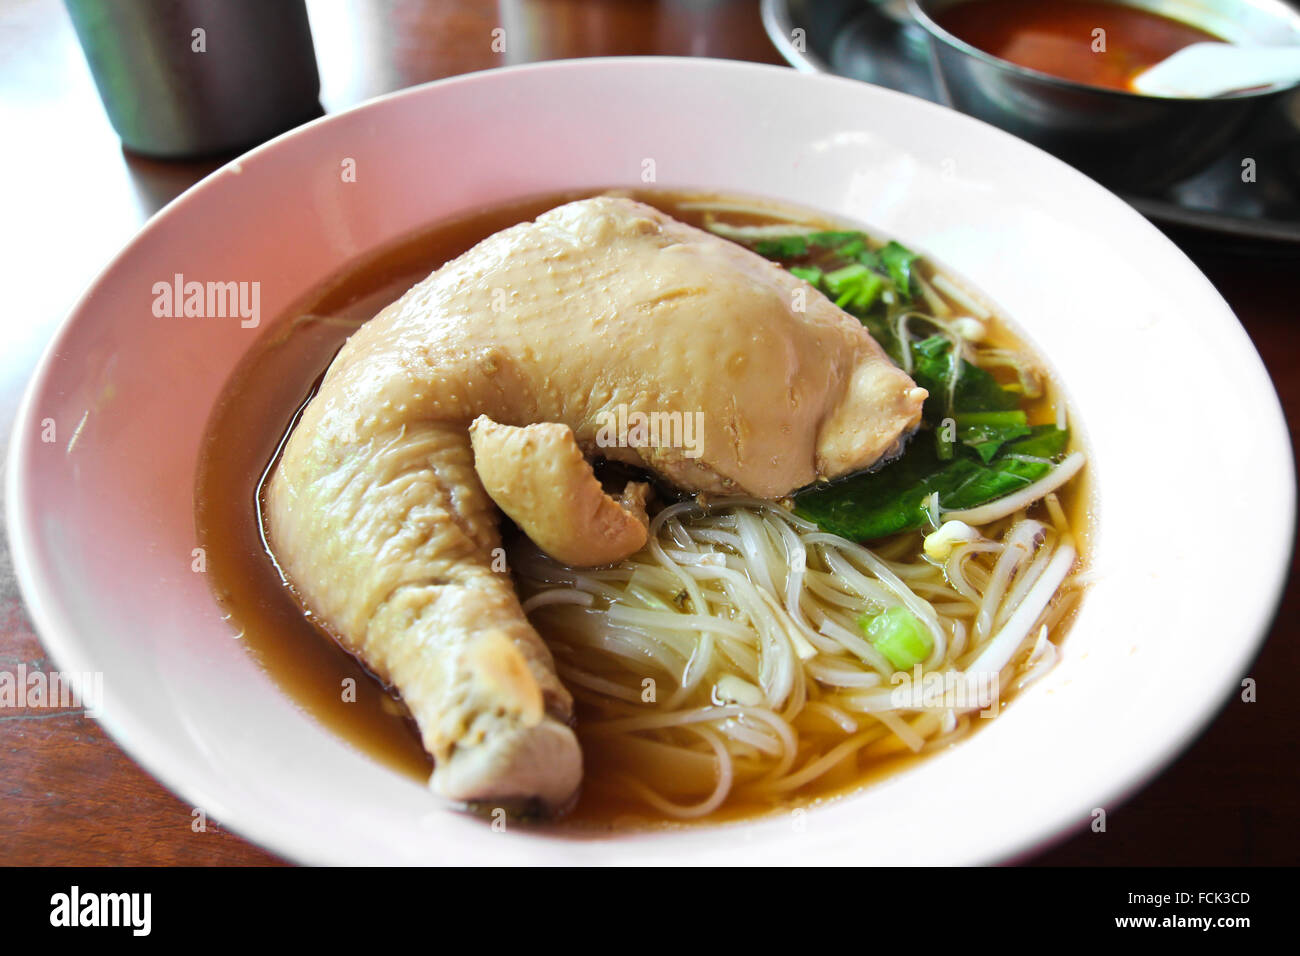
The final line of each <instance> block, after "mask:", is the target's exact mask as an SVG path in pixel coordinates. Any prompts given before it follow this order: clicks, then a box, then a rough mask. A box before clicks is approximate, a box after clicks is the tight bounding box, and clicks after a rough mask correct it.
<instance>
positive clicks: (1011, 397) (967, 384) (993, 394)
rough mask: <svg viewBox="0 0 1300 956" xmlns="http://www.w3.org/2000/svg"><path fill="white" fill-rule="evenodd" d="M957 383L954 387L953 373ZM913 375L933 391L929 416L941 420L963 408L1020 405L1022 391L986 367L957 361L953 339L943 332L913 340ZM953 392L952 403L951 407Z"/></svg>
mask: <svg viewBox="0 0 1300 956" xmlns="http://www.w3.org/2000/svg"><path fill="white" fill-rule="evenodd" d="M954 375H956V378H957V381H956V386H955V387H953V382H952V379H953V376H954ZM912 379H913V380H914V381H915V382H916V384H917V385H920V386H921V387H922V388H924V389H925V390H926V391H928V392H929V393H930V397H929V398H928V399H926V402H925V410H924V414H925V420H926V421H927V422H929V423H930V424H932V425H934V424H938V423H939V422H941V421H942V420H943V419H945V418H949V417H952V416H954V415H958V414H961V413H963V412H997V411H1012V410H1015V409H1018V408H1020V395H1019V393H1018V392H1013V391H1012V390H1011V389H1009V388H1003V387H1002V386H1001V385H999V384H998V381H997V379H995V378H994V377H993V376H992V375H990V374H989V373H988V372H986V371H984V369H982V368H980V367H979V366H977V365H972V364H971V363H970V362H967V361H966V360H965V359H961V360H960V361H957V362H955V361H954V356H953V353H952V342H951V341H949V340H948V339H947V338H946V337H944V336H942V335H932V336H930V337H929V338H928V339H923V340H922V341H920V342H914V343H912ZM949 394H951V395H952V407H951V408H949V407H947V403H948V396H949Z"/></svg>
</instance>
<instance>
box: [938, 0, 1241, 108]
mask: <svg viewBox="0 0 1300 956" xmlns="http://www.w3.org/2000/svg"><path fill="white" fill-rule="evenodd" d="M935 21H936V22H937V23H938V24H939V25H940V26H941V27H943V28H944V29H945V30H947V31H948V32H949V33H951V34H952V35H953V36H955V37H957V38H959V39H961V40H964V41H966V42H967V43H969V44H970V45H971V46H973V47H977V48H979V49H981V50H983V51H984V52H985V53H991V54H993V56H996V57H998V58H999V59H1002V60H1006V61H1008V62H1010V63H1015V64H1016V65H1018V66H1023V67H1026V68H1027V69H1030V70H1037V71H1038V72H1040V73H1050V74H1051V75H1052V76H1058V77H1060V78H1062V79H1065V80H1073V81H1074V82H1076V83H1085V84H1087V85H1089V86H1101V87H1106V88H1108V89H1113V90H1124V91H1125V92H1133V79H1134V78H1135V77H1136V76H1137V75H1138V74H1139V73H1141V72H1143V71H1144V70H1146V69H1147V68H1149V67H1152V66H1155V65H1156V64H1157V63H1159V62H1160V61H1161V60H1164V59H1166V58H1168V57H1170V56H1173V55H1174V54H1175V53H1177V52H1178V51H1179V50H1181V49H1183V47H1187V46H1191V45H1192V44H1193V43H1207V42H1220V43H1221V42H1223V39H1222V38H1221V37H1217V36H1215V35H1214V34H1212V33H1207V32H1206V31H1205V30H1202V29H1200V28H1198V27H1194V26H1191V25H1189V24H1186V23H1182V22H1180V21H1178V20H1174V19H1172V18H1171V17H1166V16H1162V15H1160V14H1158V13H1152V12H1150V11H1149V10H1141V9H1138V8H1136V7H1131V6H1127V5H1125V4H1123V3H1104V2H1098V0H1051V2H1043V0H976V2H972V3H962V4H958V5H956V6H953V7H950V8H948V9H946V10H942V11H940V12H939V13H938V14H936V16H935ZM1094 30H1105V31H1106V32H1105V49H1104V50H1097V49H1094V43H1095V37H1096V35H1095V34H1094V33H1093V31H1094Z"/></svg>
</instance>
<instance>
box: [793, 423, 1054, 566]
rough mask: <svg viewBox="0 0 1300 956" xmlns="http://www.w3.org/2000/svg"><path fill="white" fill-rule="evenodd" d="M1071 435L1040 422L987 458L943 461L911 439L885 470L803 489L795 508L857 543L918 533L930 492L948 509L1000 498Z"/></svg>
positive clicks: (1034, 474)
mask: <svg viewBox="0 0 1300 956" xmlns="http://www.w3.org/2000/svg"><path fill="white" fill-rule="evenodd" d="M1068 441H1069V432H1068V431H1066V430H1064V429H1058V428H1057V427H1056V426H1055V425H1039V426H1036V427H1034V428H1030V429H1029V434H1027V435H1026V436H1025V437H1023V438H1020V439H1017V440H1014V441H1009V442H1006V443H1005V444H1004V445H1003V446H1002V448H1001V449H1000V450H999V451H998V453H997V454H996V456H994V457H993V458H992V460H990V461H987V462H985V461H982V460H981V459H980V458H978V457H975V456H967V455H959V456H954V457H952V458H950V459H947V460H944V459H942V458H940V457H939V454H938V452H937V451H936V449H935V447H934V445H933V444H932V443H931V442H925V441H913V442H912V443H911V444H910V445H909V446H908V448H907V451H906V452H905V453H904V454H903V456H902V457H901V458H899V459H898V460H897V461H894V462H891V463H890V464H888V465H886V466H885V467H884V468H881V469H880V470H879V471H875V472H870V473H867V474H859V475H853V476H850V477H848V478H844V479H842V480H840V481H836V482H832V483H831V484H827V485H820V486H814V487H812V488H809V489H806V490H804V491H801V492H799V493H798V494H797V495H795V499H794V503H795V513H796V514H798V515H801V516H802V517H804V518H807V519H808V520H810V521H814V522H816V523H817V524H818V525H819V526H820V527H821V528H822V529H823V530H826V531H830V532H831V533H833V534H838V535H840V536H841V537H845V538H849V539H850V540H853V541H871V540H873V539H876V538H883V537H886V536H888V535H891V534H898V533H899V532H901V531H914V530H916V529H917V528H922V527H925V526H926V525H927V524H928V523H929V520H930V511H929V508H928V507H927V504H926V499H928V498H929V497H930V495H932V494H936V493H937V494H938V495H939V507H940V509H941V510H944V511H961V510H965V509H967V508H974V507H977V506H979V505H982V504H986V503H987V502H990V501H995V500H996V499H998V498H1002V497H1005V496H1006V495H1009V494H1011V493H1012V492H1014V491H1018V490H1019V489H1021V488H1023V487H1025V486H1026V485H1029V484H1032V483H1033V482H1035V481H1038V479H1040V478H1042V477H1043V476H1044V475H1046V474H1047V473H1048V472H1049V471H1051V470H1052V467H1053V464H1054V462H1055V461H1057V460H1058V459H1059V458H1060V457H1061V456H1062V454H1063V453H1064V451H1065V447H1066V444H1067V443H1068Z"/></svg>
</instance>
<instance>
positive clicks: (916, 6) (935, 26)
mask: <svg viewBox="0 0 1300 956" xmlns="http://www.w3.org/2000/svg"><path fill="white" fill-rule="evenodd" d="M961 2H964V3H978V2H980V0H961ZM1101 2H1103V3H1109V4H1111V5H1112V6H1117V7H1132V8H1133V9H1141V8H1139V7H1136V6H1135V5H1134V4H1132V3H1129V2H1127V0H1101ZM1238 2H1240V0H1238ZM906 3H907V8H908V10H909V11H911V14H912V17H913V19H914V20H915V21H916V23H917V24H918V25H919V26H921V27H922V28H923V29H924V30H925V31H926V33H928V34H929V36H930V39H931V42H933V41H935V40H938V41H940V42H942V43H943V44H944V45H946V46H948V47H951V48H952V49H953V50H955V51H956V52H958V53H962V54H965V55H966V56H968V57H970V58H971V59H974V60H978V61H980V62H981V63H983V64H985V65H987V66H991V67H995V68H997V69H1000V70H1003V71H1004V72H1006V73H1011V74H1014V75H1016V76H1020V77H1022V78H1024V79H1028V80H1035V81H1037V82H1040V83H1043V84H1045V85H1048V86H1055V87H1058V88H1059V89H1063V90H1071V91H1073V92H1076V93H1078V92H1087V93H1092V94H1096V95H1099V96H1104V97H1108V98H1118V99H1121V100H1126V101H1129V102H1140V101H1148V102H1157V103H1160V102H1164V103H1188V104H1192V103H1233V102H1240V101H1251V100H1260V99H1267V98H1268V97H1271V96H1277V95H1280V94H1284V93H1287V92H1289V91H1291V90H1295V89H1297V88H1300V79H1296V80H1293V81H1292V82H1290V83H1273V84H1270V85H1269V86H1261V87H1254V88H1252V89H1248V90H1236V91H1234V92H1231V93H1222V94H1220V95H1218V96H1159V95H1155V94H1152V93H1139V92H1138V91H1137V90H1117V89H1115V88H1114V87H1109V86H1094V85H1093V84H1091V83H1080V82H1079V81H1078V80H1070V79H1066V78H1065V77H1063V76H1057V75H1056V74H1054V73H1045V72H1043V71H1042V70H1035V69H1033V68H1031V67H1027V66H1022V65H1020V64H1019V63H1013V62H1012V61H1010V60H1004V59H1002V57H999V56H994V55H993V54H992V53H989V52H988V51H987V50H984V49H981V48H980V47H977V46H975V45H974V44H972V43H967V42H966V41H965V40H963V39H962V38H961V37H959V36H957V35H956V34H954V33H950V32H949V31H948V30H946V29H944V27H942V26H941V25H940V24H939V23H938V21H936V20H935V19H934V18H933V17H932V16H930V13H929V11H928V10H927V9H926V8H927V6H929V0H906ZM954 5H955V4H954ZM1147 12H1154V11H1147ZM1286 12H1287V14H1288V15H1289V16H1288V21H1287V22H1290V23H1291V25H1292V27H1293V28H1294V29H1295V30H1296V31H1297V33H1300V11H1294V10H1290V9H1289V8H1288V9H1287V11H1286ZM1157 15H1158V16H1165V17H1166V19H1171V20H1174V19H1177V18H1176V17H1173V16H1169V15H1167V14H1157ZM1279 21H1281V18H1279ZM1178 22H1181V23H1185V24H1186V25H1187V26H1191V27H1196V26H1197V25H1196V24H1195V23H1190V22H1188V21H1184V20H1180V21H1178ZM1198 29H1203V28H1198ZM1296 46H1297V48H1300V44H1296ZM933 68H934V69H935V71H936V72H937V71H939V69H940V67H939V65H938V63H937V57H936V58H935V62H934V64H933Z"/></svg>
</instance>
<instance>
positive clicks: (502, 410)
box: [264, 197, 926, 813]
mask: <svg viewBox="0 0 1300 956" xmlns="http://www.w3.org/2000/svg"><path fill="white" fill-rule="evenodd" d="M925 397H926V393H925V391H924V390H923V389H920V388H917V387H916V386H915V385H914V384H913V382H912V381H911V379H909V378H908V377H907V375H905V374H904V373H903V372H902V371H900V370H899V369H897V368H896V367H895V366H894V365H893V364H892V363H891V362H890V361H889V360H888V358H887V357H886V356H885V355H884V354H883V353H882V351H881V350H880V348H879V347H878V346H877V345H876V344H875V342H874V341H873V340H872V338H871V336H870V335H869V334H868V333H867V332H866V330H865V329H864V328H863V327H862V326H861V324H860V323H859V322H858V321H857V320H856V319H853V318H852V317H850V316H848V315H847V314H845V313H844V312H842V311H841V310H839V309H837V308H836V307H835V306H834V305H833V304H832V303H831V302H830V301H829V300H827V299H826V298H825V297H824V296H822V295H821V294H820V293H819V292H817V291H815V290H813V289H812V288H811V287H810V286H808V285H806V284H805V283H803V282H802V281H801V280H799V279H797V278H795V277H794V276H792V275H790V273H788V272H787V271H786V270H784V269H782V268H781V267H780V266H777V265H775V264H773V263H770V262H768V261H766V260H764V259H762V258H761V257H759V256H757V255H755V254H754V253H752V252H750V251H749V250H747V249H745V248H743V247H741V246H739V245H736V244H734V243H731V242H729V241H727V240H724V239H721V238H719V237H717V236H714V235H711V234H709V233H707V232H704V231H702V230H699V229H696V228H694V227H691V226H688V225H685V224H683V223H680V222H677V221H676V220H674V219H672V218H670V217H669V216H666V215H664V214H663V213H661V212H659V211H658V210H655V209H653V208H652V207H650V206H647V205H644V204H642V203H638V202H635V201H632V200H629V199H621V198H613V197H599V198H594V199H587V200H582V201H579V202H573V203H568V204H566V205H563V206H559V207H557V208H555V209H552V210H551V211H549V212H547V213H545V214H543V215H542V216H539V217H538V218H537V219H536V220H535V221H534V222H528V223H522V224H520V225H517V226H514V227H511V228H509V229H506V230H503V231H502V232H499V233H497V234H495V235H493V236H490V237H488V238H487V239H485V240H484V241H483V242H481V243H479V244H478V245H477V246H475V247H474V248H472V249H470V250H469V251H468V252H466V253H464V254H463V255H461V256H460V257H458V258H456V259H454V260H452V261H451V262H448V263H447V264H446V265H444V266H442V267H441V268H440V269H438V270H437V271H435V272H434V273H433V274H432V275H430V276H429V277H428V278H427V279H425V280H423V281H422V282H420V283H418V284H417V285H416V286H414V287H413V288H412V289H411V290H410V291H409V292H407V293H406V294H405V295H404V296H402V298H400V299H399V300H398V301H396V302H394V303H393V304H392V305H390V306H389V307H387V308H386V309H384V310H382V311H381V312H380V313H379V314H378V315H377V316H376V317H375V318H374V319H373V320H371V321H370V322H368V323H366V324H365V325H364V326H363V327H362V328H361V329H360V330H359V331H358V332H357V333H356V334H354V335H353V336H352V337H351V338H350V339H349V340H348V342H347V344H346V345H345V346H344V348H343V349H342V350H341V351H340V353H339V355H338V357H337V358H336V359H335V360H334V362H333V364H332V365H331V367H330V369H329V371H328V372H327V374H326V375H325V378H324V379H323V381H322V383H321V386H320V389H319V391H318V392H317V394H316V395H315V397H313V399H312V400H311V401H310V402H309V403H308V405H307V407H306V408H305V409H304V410H303V413H302V416H301V418H300V419H299V421H298V423H297V424H296V426H295V427H294V429H293V432H292V434H291V435H290V437H289V439H288V440H287V442H286V443H285V446H284V449H283V453H282V455H281V457H280V460H279V461H278V463H277V464H276V466H275V469H274V472H273V474H272V476H271V480H270V482H269V484H268V489H267V493H266V498H265V501H264V509H265V519H266V527H267V531H268V538H269V542H270V545H271V548H272V551H273V552H274V554H275V556H276V559H277V561H278V562H279V564H280V566H281V568H282V569H283V571H284V573H285V575H286V577H287V578H288V580H289V581H290V582H291V584H292V585H293V587H294V588H295V590H296V592H297V593H298V595H299V597H300V599H301V600H302V602H303V603H304V604H305V606H306V607H307V608H308V609H309V610H310V611H311V613H312V614H313V615H314V617H315V618H316V619H317V620H318V621H319V622H320V623H321V624H322V625H323V626H325V627H326V628H327V629H329V631H330V632H331V633H332V634H333V635H335V636H336V637H337V639H338V640H339V641H341V642H342V643H343V644H344V645H345V646H346V647H348V648H349V649H350V650H352V651H353V652H354V653H355V654H357V655H358V656H359V657H360V658H361V659H362V660H363V661H364V662H365V663H366V664H367V665H368V666H369V667H370V668H371V670H372V671H374V673H376V674H377V675H378V676H379V677H380V678H381V679H383V680H385V681H387V682H389V683H390V684H392V685H394V686H395V687H396V688H397V689H398V690H399V691H400V692H401V694H402V696H403V698H404V700H405V701H406V703H407V706H408V708H409V709H410V711H411V714H412V716H413V717H414V719H415V722H416V724H417V726H418V727H419V730H420V734H421V737H422V740H423V743H424V745H425V747H426V748H427V749H428V751H429V753H430V754H431V755H432V756H433V758H434V761H435V768H434V772H433V776H432V778H431V781H430V785H431V787H432V789H433V790H434V792H435V793H437V794H439V795H441V796H443V797H446V798H448V799H451V800H455V801H461V802H469V803H482V804H489V805H492V804H494V803H505V802H507V801H510V802H517V801H528V802H531V803H532V804H533V805H535V806H536V807H537V808H538V809H540V810H541V811H543V812H546V813H558V812H562V811H563V810H564V808H565V807H566V806H568V805H569V804H570V803H571V802H572V801H573V799H574V798H575V796H576V794H577V791H578V787H579V784H580V782H581V776H582V757H581V753H580V749H579V746H578V742H577V739H576V737H575V736H574V733H573V731H572V729H571V723H572V701H571V698H570V696H569V694H568V692H567V691H566V690H565V688H564V687H563V686H562V685H561V683H560V681H559V680H558V678H557V677H556V674H555V668H554V665H553V662H552V660H551V656H550V653H549V651H548V650H547V648H546V646H545V644H544V643H543V642H542V640H541V638H540V637H539V636H538V634H537V632H536V631H535V630H533V628H532V627H531V626H530V625H529V623H528V620H527V618H526V617H525V615H524V613H523V611H522V609H521V607H520V604H519V601H518V598H517V597H516V595H515V591H514V587H513V584H512V582H511V578H510V575H509V574H508V573H506V569H505V567H504V562H503V560H502V554H503V553H502V552H501V551H500V548H501V541H500V537H499V533H498V511H497V508H498V507H499V508H500V509H501V510H502V511H505V512H506V513H507V514H508V515H509V516H510V517H511V518H512V519H513V520H514V521H515V522H516V523H517V524H518V525H519V527H520V528H521V529H522V530H523V531H524V533H526V534H528V535H529V537H531V538H532V539H533V540H534V541H535V542H536V543H537V544H538V546H539V547H541V548H542V549H543V550H545V551H547V552H548V553H550V554H551V555H552V556H554V557H556V558H557V559H558V560H561V561H563V562H565V563H568V564H572V565H578V566H593V565H600V564H608V563H612V562H615V561H618V560H620V559H622V558H623V557H626V556H627V555H628V554H630V553H632V552H634V551H636V550H637V549H639V548H640V547H641V546H642V545H643V544H644V543H645V540H646V515H645V508H644V501H645V496H644V490H645V489H644V486H640V485H636V484H634V485H630V486H629V487H628V489H627V490H626V492H625V493H624V494H623V496H622V498H621V499H620V498H616V497H613V496H610V495H607V494H606V493H605V492H604V491H603V490H602V488H601V486H600V485H599V483H598V482H597V481H596V478H595V476H594V474H593V473H592V470H591V465H590V462H589V459H590V458H594V457H598V456H603V457H605V458H610V459H615V460H619V461H623V462H627V463H630V464H634V465H639V466H642V467H644V468H647V469H650V470H651V471H653V472H655V473H657V474H658V475H659V476H661V477H662V478H664V479H666V480H667V481H668V482H670V483H672V484H674V485H676V486H677V487H679V488H681V489H683V490H686V491H692V492H710V493H718V494H748V495H753V496H757V497H762V498H775V497H779V496H782V495H785V494H788V493H790V492H792V491H794V490H795V489H797V488H800V487H802V486H803V485H806V484H809V483H811V482H813V481H815V480H818V479H826V478H834V477H837V476H839V475H844V474H847V473H849V472H852V471H857V470H861V469H863V468H866V467H869V466H870V465H872V464H874V463H875V462H877V461H879V460H880V459H881V458H882V457H883V456H887V455H889V454H891V453H892V452H894V451H896V450H897V449H898V447H899V446H900V442H901V441H902V440H903V439H904V438H905V437H906V435H907V434H908V433H910V431H911V430H912V429H913V428H914V427H915V426H916V425H917V423H918V421H919V419H920V415H921V405H922V402H923V401H924V399H925ZM647 420H649V421H651V422H652V424H653V423H655V422H657V423H658V424H660V425H662V427H661V428H658V429H655V428H650V429H647V428H646V427H644V423H645V422H646V421H647Z"/></svg>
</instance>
